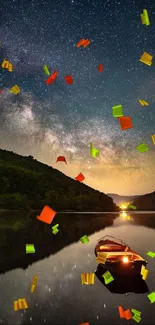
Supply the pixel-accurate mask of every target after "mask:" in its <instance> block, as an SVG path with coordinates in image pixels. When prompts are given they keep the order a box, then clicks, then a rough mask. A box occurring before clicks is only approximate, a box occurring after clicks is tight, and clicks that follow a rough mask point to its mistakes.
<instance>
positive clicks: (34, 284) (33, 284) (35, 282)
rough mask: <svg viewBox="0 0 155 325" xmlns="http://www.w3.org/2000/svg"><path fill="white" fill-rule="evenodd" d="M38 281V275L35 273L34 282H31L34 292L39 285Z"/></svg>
mask: <svg viewBox="0 0 155 325" xmlns="http://www.w3.org/2000/svg"><path fill="white" fill-rule="evenodd" d="M37 281H38V276H36V275H35V276H34V278H33V281H32V284H31V292H32V293H33V292H34V290H35V288H36V286H37Z"/></svg>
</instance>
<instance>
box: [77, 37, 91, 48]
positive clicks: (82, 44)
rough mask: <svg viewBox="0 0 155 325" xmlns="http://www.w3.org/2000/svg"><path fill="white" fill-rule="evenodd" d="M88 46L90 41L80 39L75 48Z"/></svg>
mask: <svg viewBox="0 0 155 325" xmlns="http://www.w3.org/2000/svg"><path fill="white" fill-rule="evenodd" d="M89 44H90V41H89V40H88V39H84V38H82V39H81V41H79V42H78V43H77V44H76V47H80V46H83V47H86V46H88V45H89Z"/></svg>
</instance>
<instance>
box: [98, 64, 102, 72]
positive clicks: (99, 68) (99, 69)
mask: <svg viewBox="0 0 155 325" xmlns="http://www.w3.org/2000/svg"><path fill="white" fill-rule="evenodd" d="M98 71H99V72H102V71H103V64H102V63H101V64H100V65H99V66H98Z"/></svg>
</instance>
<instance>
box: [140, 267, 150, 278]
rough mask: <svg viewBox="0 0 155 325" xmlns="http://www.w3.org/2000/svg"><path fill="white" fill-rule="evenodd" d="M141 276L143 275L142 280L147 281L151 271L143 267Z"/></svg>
mask: <svg viewBox="0 0 155 325" xmlns="http://www.w3.org/2000/svg"><path fill="white" fill-rule="evenodd" d="M140 274H141V275H142V279H143V280H146V279H147V277H148V274H149V270H147V269H146V267H145V266H144V265H142V267H141V272H140Z"/></svg>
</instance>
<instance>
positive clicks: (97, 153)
mask: <svg viewBox="0 0 155 325" xmlns="http://www.w3.org/2000/svg"><path fill="white" fill-rule="evenodd" d="M99 153H100V151H99V150H98V149H95V148H94V146H93V143H92V142H91V143H90V154H91V155H92V157H94V158H97V157H98V155H99Z"/></svg>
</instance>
